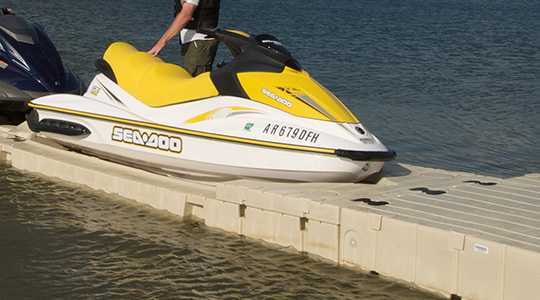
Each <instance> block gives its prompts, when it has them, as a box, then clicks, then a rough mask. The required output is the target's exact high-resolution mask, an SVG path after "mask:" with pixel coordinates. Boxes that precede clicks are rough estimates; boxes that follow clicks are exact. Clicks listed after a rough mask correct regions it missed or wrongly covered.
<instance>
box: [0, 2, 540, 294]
mask: <svg viewBox="0 0 540 300" xmlns="http://www.w3.org/2000/svg"><path fill="white" fill-rule="evenodd" d="M172 2H173V1H171V0H167V1H165V0H157V1H142V0H130V1H128V0H115V1H110V0H109V1H105V0H94V1H69V0H56V1H21V0H17V1H14V0H11V1H3V3H2V5H3V6H11V7H13V8H15V10H16V11H17V12H18V13H19V14H21V15H24V16H26V17H27V18H28V19H30V20H32V21H35V22H40V23H42V24H44V25H45V26H46V27H47V28H48V30H49V34H50V36H51V37H52V39H53V41H54V42H55V44H56V45H57V47H58V49H59V51H60V54H61V55H62V57H63V58H64V62H65V63H66V64H67V65H68V66H69V67H70V68H72V69H73V70H74V71H75V72H77V73H78V74H79V75H80V76H81V77H82V78H83V80H84V81H85V82H86V83H87V84H88V83H89V82H90V80H91V79H92V77H93V76H94V75H95V74H96V72H97V71H96V70H95V68H94V67H93V61H94V60H95V59H96V58H98V57H100V56H101V55H102V54H103V52H104V50H105V49H106V48H107V46H108V45H109V44H111V43H112V42H115V41H125V42H129V43H131V44H133V45H134V46H136V47H137V48H139V49H141V50H148V49H150V48H151V47H152V46H153V44H154V43H155V41H157V39H159V37H160V36H161V34H162V33H163V31H164V30H165V29H166V28H167V26H168V25H169V24H170V22H171V20H172V19H171V18H172ZM221 15H222V17H221V21H220V23H221V25H220V27H221V28H223V29H238V30H243V31H246V32H248V33H252V34H258V33H270V34H273V35H275V36H276V37H278V38H279V39H280V40H281V41H282V42H283V43H285V44H286V45H287V46H288V48H289V49H290V50H291V52H292V53H293V55H294V56H295V57H296V58H297V59H298V60H299V61H300V62H301V63H302V64H303V66H304V67H305V69H306V70H307V71H308V72H310V74H311V75H312V76H313V77H315V78H316V79H317V80H318V81H320V82H321V83H323V84H324V85H325V86H326V87H328V88H329V89H330V90H331V91H333V92H334V93H335V94H336V95H337V96H338V97H339V98H340V99H341V100H342V101H343V102H344V103H345V104H346V105H347V106H348V107H349V108H350V109H351V110H352V111H353V113H354V114H355V115H356V116H357V117H358V118H359V119H360V121H361V122H362V123H364V124H365V125H366V126H367V127H368V128H369V129H370V130H371V131H372V132H373V133H375V134H376V135H377V136H378V137H379V138H380V139H381V140H382V141H383V142H384V143H385V145H387V146H388V147H389V148H391V149H393V150H396V151H397V152H398V159H397V162H400V163H410V164H415V165H421V166H428V167H435V168H442V169H447V170H455V171H465V172H473V173H478V174H484V175H491V176H497V177H514V176H521V175H524V174H528V173H535V172H536V173H539V172H540V125H539V123H540V122H538V120H540V107H539V106H540V99H539V95H540V54H539V49H540V33H539V32H540V31H539V30H538V29H539V28H540V1H526V0H522V1H509V0H495V1H483V0H425V1H416V0H381V1H365V0H344V1H340V2H338V3H332V4H329V3H328V2H327V1H322V0H312V1H300V0H291V1H266V0H235V1H228V0H223V1H222V14H221ZM178 48H179V47H178V45H177V44H176V42H170V43H169V45H168V46H167V47H166V48H165V50H164V52H162V54H161V57H162V58H163V59H164V60H165V61H167V62H171V63H178V64H181V63H182V59H181V57H180V56H179V55H178ZM217 60H218V61H220V60H230V56H229V55H228V53H227V51H226V49H225V47H222V48H221V49H220V51H219V53H218V58H217ZM0 176H1V179H0V184H1V188H0V192H1V196H0V214H1V218H0V251H1V253H0V265H1V266H2V270H3V272H0V299H36V298H41V299H59V298H64V299H67V298H69V299H72V298H119V297H125V298H130V299H133V298H137V299H139V298H156V299H179V298H210V299H217V298H232V299H237V298H274V299H282V298H295V299H296V298H300V299H302V298H306V299H307V298H310V299H311V298H328V299H331V298H343V299H351V298H357V299H434V298H433V296H431V295H428V294H423V293H419V292H418V291H412V290H410V289H409V288H407V287H405V286H402V285H399V284H397V283H392V282H388V281H384V280H380V279H378V278H376V277H372V276H369V275H366V274H362V273H359V272H355V271H351V270H348V269H344V268H335V267H334V266H332V265H329V264H326V263H320V262H317V261H315V260H312V259H309V258H308V257H306V256H303V255H298V254H294V253H293V254H290V253H285V252H283V251H281V250H276V249H271V248H269V247H266V246H261V245H258V244H257V243H253V242H252V241H249V240H245V239H243V238H241V237H238V236H235V235H230V234H227V233H223V232H221V231H216V230H212V229H208V228H206V227H204V226H201V225H199V224H197V223H192V222H182V221H178V220H177V219H175V218H172V217H170V216H168V215H166V214H162V213H160V212H156V211H153V210H147V209H145V208H142V207H140V206H137V205H135V204H132V203H130V202H123V201H122V200H120V199H116V198H111V197H110V196H107V195H104V194H99V193H96V192H92V191H88V190H84V189H81V188H80V187H70V186H67V185H65V184H57V183H51V182H50V181H49V180H47V179H44V178H40V177H36V176H32V175H28V174H23V173H19V172H17V171H16V170H12V169H8V168H5V167H3V168H0ZM315 283H316V284H315Z"/></svg>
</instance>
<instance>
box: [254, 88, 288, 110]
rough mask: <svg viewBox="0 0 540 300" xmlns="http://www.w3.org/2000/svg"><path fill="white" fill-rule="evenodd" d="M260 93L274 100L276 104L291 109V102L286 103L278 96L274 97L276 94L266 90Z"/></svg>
mask: <svg viewBox="0 0 540 300" xmlns="http://www.w3.org/2000/svg"><path fill="white" fill-rule="evenodd" d="M261 93H263V94H264V95H266V96H268V97H270V98H272V99H274V100H276V101H277V102H279V103H281V104H283V105H285V106H287V107H288V108H291V107H292V103H291V102H289V101H287V100H285V99H283V98H281V97H279V96H278V95H276V94H274V93H272V92H270V91H269V90H267V89H262V91H261Z"/></svg>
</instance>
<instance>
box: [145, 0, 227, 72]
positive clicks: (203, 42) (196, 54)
mask: <svg viewBox="0 0 540 300" xmlns="http://www.w3.org/2000/svg"><path fill="white" fill-rule="evenodd" d="M175 1H176V5H175V7H174V8H175V18H174V21H173V22H172V24H171V25H170V26H169V28H168V29H167V31H165V33H164V34H163V36H162V37H161V38H160V39H159V41H158V42H157V43H156V44H155V45H154V47H153V48H152V49H150V51H148V53H150V54H152V55H153V56H156V55H158V54H159V53H160V52H161V50H163V48H164V47H165V45H166V44H167V42H169V41H170V40H171V39H172V38H173V37H175V36H177V35H178V34H180V43H181V44H182V51H181V53H182V55H183V56H184V68H185V69H186V71H188V73H190V74H191V75H192V76H197V75H199V74H201V73H204V72H207V71H211V70H212V64H213V63H214V58H215V56H216V53H217V49H218V45H219V41H218V40H216V39H213V38H207V37H206V34H204V33H201V30H202V29H206V30H208V29H210V30H211V29H215V28H217V25H218V20H219V9H220V4H221V0H175Z"/></svg>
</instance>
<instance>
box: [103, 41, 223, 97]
mask: <svg viewBox="0 0 540 300" xmlns="http://www.w3.org/2000/svg"><path fill="white" fill-rule="evenodd" d="M103 59H104V60H105V61H106V62H107V63H108V64H109V65H110V67H111V69H112V70H113V72H114V75H115V77H116V80H117V83H118V85H119V86H120V87H122V88H123V89H124V90H125V91H127V92H128V93H130V94H131V95H132V96H133V97H135V98H137V99H139V100H140V101H142V102H143V103H145V104H146V105H148V106H152V107H161V106H166V105H172V104H176V103H182V102H187V101H193V100H198V99H204V98H209V97H213V96H217V95H219V92H218V91H217V89H216V87H215V86H214V84H213V83H212V80H211V79H210V72H206V73H203V74H201V75H199V76H197V77H195V78H194V77H192V76H191V75H190V74H189V73H188V72H187V71H186V70H184V69H183V68H182V67H179V66H177V65H173V64H168V63H165V62H163V60H161V59H160V58H158V57H154V56H152V55H150V54H148V53H146V52H140V51H138V50H137V49H136V48H135V47H133V46H131V45H129V44H127V43H122V42H117V43H113V44H112V45H110V46H109V48H108V49H107V51H105V54H104V55H103Z"/></svg>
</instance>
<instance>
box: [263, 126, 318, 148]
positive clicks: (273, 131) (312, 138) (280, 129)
mask: <svg viewBox="0 0 540 300" xmlns="http://www.w3.org/2000/svg"><path fill="white" fill-rule="evenodd" d="M262 133H264V134H270V135H277V136H281V137H287V138H291V139H297V140H301V141H305V142H311V143H314V144H315V143H317V139H318V138H319V136H320V134H319V133H317V132H314V131H309V130H305V129H301V128H298V127H292V126H286V125H279V124H271V123H270V124H268V125H266V127H265V128H264V129H263V131H262Z"/></svg>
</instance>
